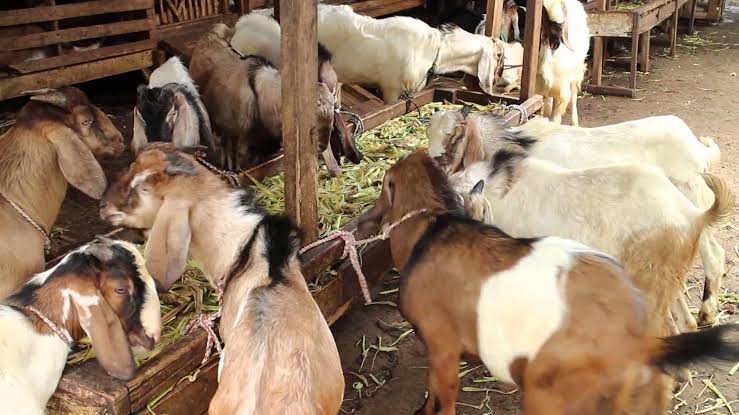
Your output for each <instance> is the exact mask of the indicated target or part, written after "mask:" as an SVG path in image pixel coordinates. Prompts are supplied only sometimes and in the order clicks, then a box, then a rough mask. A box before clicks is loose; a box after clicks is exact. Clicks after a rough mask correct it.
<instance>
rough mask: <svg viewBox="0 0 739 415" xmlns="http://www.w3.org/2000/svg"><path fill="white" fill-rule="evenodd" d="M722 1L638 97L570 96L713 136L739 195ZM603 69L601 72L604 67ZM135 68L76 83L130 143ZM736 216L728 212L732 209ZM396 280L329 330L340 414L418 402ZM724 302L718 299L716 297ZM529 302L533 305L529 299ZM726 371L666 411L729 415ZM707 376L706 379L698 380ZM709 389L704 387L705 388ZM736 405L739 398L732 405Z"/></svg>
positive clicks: (82, 221)
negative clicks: (665, 118) (671, 118)
mask: <svg viewBox="0 0 739 415" xmlns="http://www.w3.org/2000/svg"><path fill="white" fill-rule="evenodd" d="M734 1H735V3H733V4H729V5H728V6H727V12H726V13H725V17H724V20H725V22H724V23H722V24H721V25H719V26H716V27H713V26H698V27H697V30H698V34H697V35H696V36H693V37H690V38H685V37H681V38H680V47H679V48H678V54H677V56H676V57H675V58H671V57H669V56H667V55H668V50H667V48H666V45H665V44H664V42H662V43H660V42H659V39H655V40H653V42H652V50H651V56H652V67H651V71H650V72H649V73H643V74H642V73H640V74H639V77H638V87H639V88H641V90H640V91H639V93H638V96H637V98H634V99H630V98H620V97H611V96H608V97H603V96H589V95H587V94H585V95H586V96H585V97H583V98H581V99H580V101H579V110H580V120H581V123H582V124H583V125H584V126H599V125H604V124H612V123H617V122H621V121H625V120H630V119H636V118H642V117H646V116H650V115H660V114H675V115H678V116H680V117H681V118H683V119H684V120H685V121H686V122H687V123H688V124H689V125H690V126H691V128H693V130H694V132H695V133H696V134H698V135H708V136H713V137H716V138H717V141H718V143H719V145H720V147H721V150H722V163H721V168H720V169H719V170H718V174H719V175H721V176H722V177H723V178H724V179H726V180H728V181H729V182H730V183H731V186H732V188H733V189H734V190H735V192H739V186H737V181H738V180H739V176H738V175H737V170H739V162H737V161H736V160H737V159H738V158H739V120H738V119H737V113H738V112H739V78H738V77H737V74H736V73H737V72H739V23H737V22H739V3H736V0H734ZM609 70H610V71H611V72H608V71H609ZM612 71H613V69H612V67H607V72H606V78H605V79H606V81H607V82H614V81H615V82H617V83H623V82H624V80H625V79H626V78H625V76H626V75H625V74H624V73H623V72H620V69H619V70H618V71H617V72H612ZM142 81H143V80H142V78H141V77H140V75H139V74H128V75H125V76H122V77H118V78H116V82H110V81H96V82H93V83H88V84H86V85H85V86H84V89H85V90H86V91H87V92H88V93H92V95H91V98H92V100H93V102H96V103H97V104H99V105H101V106H102V107H103V109H104V110H105V111H106V112H107V113H108V114H109V115H110V116H111V117H112V119H113V121H114V122H115V123H116V125H117V126H118V127H119V128H120V129H121V130H122V132H123V134H124V136H125V137H126V138H127V139H129V140H130V137H131V130H130V127H131V126H130V117H131V112H130V108H132V106H133V104H134V102H133V100H134V99H135V97H134V96H133V94H132V93H131V91H133V90H135V85H136V83H138V82H142ZM20 102H21V101H19V100H16V101H10V102H6V103H3V104H2V105H0V112H3V111H14V110H17V106H18V104H19V103H20ZM130 161H131V154H130V153H129V152H127V153H126V154H125V155H124V157H122V158H120V159H117V160H115V161H111V162H106V163H104V168H105V170H106V172H107V173H108V176H109V178H112V177H113V176H115V175H116V174H117V172H119V171H121V170H122V169H123V168H124V167H125V166H127V165H128V163H129V162H130ZM735 213H736V208H735ZM738 229H739V218H737V217H736V215H735V217H733V218H732V219H731V223H730V224H728V225H726V226H725V227H723V228H722V229H721V230H720V237H721V241H722V243H723V246H724V248H725V250H726V258H727V269H728V270H729V271H728V273H727V276H726V278H725V280H724V286H725V287H726V290H727V294H728V293H739V281H737V275H738V274H739V267H734V265H735V264H736V263H737V262H738V261H739V251H738V249H739V246H738V245H739V232H738V231H737V230H738ZM110 230H111V228H110V227H109V226H108V225H106V224H104V223H102V222H101V221H100V219H99V218H98V216H97V209H96V203H95V202H94V201H92V200H90V199H89V198H87V197H86V196H84V195H83V194H82V193H80V192H78V191H76V190H75V189H72V188H70V190H69V192H68V197H67V199H66V200H65V202H64V205H63V207H62V212H61V214H60V218H59V220H58V221H57V224H56V225H55V227H54V230H53V249H52V253H51V255H50V256H49V259H51V258H54V257H55V256H56V255H59V254H61V253H63V252H65V251H67V250H68V249H69V248H71V247H73V246H74V245H77V244H79V243H81V242H84V241H87V240H89V239H90V238H91V237H92V236H93V235H95V234H101V233H105V232H108V231H110ZM397 287H398V277H397V275H395V274H393V273H388V275H387V277H386V278H385V282H384V285H383V286H382V287H381V288H380V289H379V290H378V291H377V292H375V293H374V298H375V299H376V301H378V302H379V304H376V305H371V306H365V307H355V308H354V309H353V310H351V311H350V312H349V313H348V314H347V315H346V316H344V317H343V318H342V319H341V320H339V321H338V322H337V323H336V324H335V325H334V327H333V331H334V334H335V338H336V342H337V344H338V347H339V350H340V352H341V357H342V364H343V367H344V370H345V376H346V383H347V388H346V393H345V402H344V405H343V408H342V411H343V412H344V413H351V414H362V415H394V414H410V413H413V412H414V411H415V410H416V409H417V408H418V407H419V406H420V405H421V403H422V402H423V398H424V391H425V374H426V364H427V363H426V360H425V351H424V347H423V345H422V344H421V343H420V341H419V340H418V339H417V337H416V336H415V335H414V334H413V333H412V330H410V327H408V326H407V323H404V322H403V319H402V317H401V316H400V314H399V313H398V312H397V308H396V307H395V306H394V302H396V301H397ZM688 287H689V289H688V294H689V296H690V298H691V304H692V305H693V306H697V305H698V300H699V299H700V298H701V293H702V270H701V267H700V263H699V261H698V263H697V264H696V268H695V270H694V272H693V274H692V276H691V280H690V282H689V284H688ZM723 298H726V296H724V297H723ZM532 307H533V305H532ZM735 309H736V304H732V303H730V302H728V303H726V304H725V305H724V306H723V307H722V310H723V313H722V321H723V322H734V321H736V320H737V318H735V316H734V312H735ZM729 369H730V368H718V369H715V368H696V370H695V371H694V379H693V382H692V384H689V385H687V386H686V388H685V389H684V390H683V391H682V392H681V393H680V394H679V396H677V397H676V398H675V399H674V401H673V403H674V405H675V406H674V410H673V411H672V413H674V414H698V413H708V414H729V413H733V412H730V409H727V408H726V407H725V405H723V404H722V401H721V398H719V396H718V394H717V392H718V393H720V394H721V395H722V396H723V398H725V399H726V401H727V402H730V403H733V402H734V401H739V375H736V376H734V377H732V376H730V375H728V370H729ZM460 377H461V379H462V384H463V385H462V388H463V389H462V392H461V393H460V396H459V400H458V401H459V402H458V406H457V412H458V413H459V414H469V415H472V414H496V415H513V414H518V413H520V411H519V409H518V408H519V406H520V405H519V404H520V395H519V393H517V391H516V390H515V388H514V387H512V386H510V385H505V384H501V383H498V382H496V381H495V380H494V379H492V378H490V377H489V376H488V374H487V373H486V372H485V370H483V368H482V367H481V366H480V364H479V363H475V362H469V363H465V364H463V365H462V366H461V367H460ZM706 382H708V383H706ZM714 385H715V390H714V389H712V388H714ZM736 406H737V410H738V411H739V404H737V405H736Z"/></svg>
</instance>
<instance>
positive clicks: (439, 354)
mask: <svg viewBox="0 0 739 415" xmlns="http://www.w3.org/2000/svg"><path fill="white" fill-rule="evenodd" d="M436 334H438V336H437V335H436ZM436 334H435V335H434V340H430V341H427V344H426V347H427V349H428V356H429V363H430V365H429V379H428V388H429V391H428V397H427V398H426V403H425V404H424V406H423V408H421V409H419V410H418V411H416V415H454V414H455V405H456V402H457V393H458V388H459V357H460V355H461V353H462V345H461V344H460V343H459V342H457V341H455V340H452V339H455V338H457V336H454V335H453V334H452V335H448V334H443V333H436Z"/></svg>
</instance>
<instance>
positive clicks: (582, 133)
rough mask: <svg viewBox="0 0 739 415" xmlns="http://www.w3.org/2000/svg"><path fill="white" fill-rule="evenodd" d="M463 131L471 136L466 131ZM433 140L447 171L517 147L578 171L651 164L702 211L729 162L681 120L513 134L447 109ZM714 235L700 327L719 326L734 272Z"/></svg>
mask: <svg viewBox="0 0 739 415" xmlns="http://www.w3.org/2000/svg"><path fill="white" fill-rule="evenodd" d="M459 127H461V129H462V130H464V131H458V130H457V129H458V128H459ZM455 132H458V134H456V135H455ZM454 137H459V138H458V139H455V138H454ZM428 138H429V153H430V155H431V156H432V157H439V156H443V157H444V158H446V159H447V160H448V164H447V169H448V170H450V171H452V172H453V171H457V170H458V169H459V168H466V167H468V166H469V165H471V164H472V163H474V162H476V161H480V160H482V159H490V158H492V156H493V154H494V153H495V152H496V151H497V150H499V149H501V148H503V147H505V146H506V145H510V144H514V145H518V146H520V147H522V148H524V149H526V151H527V153H528V154H529V155H531V156H533V157H536V158H540V159H542V160H548V161H551V162H553V163H556V164H558V165H560V166H563V167H567V168H573V169H574V168H589V167H598V166H607V165H612V164H624V163H646V164H650V165H652V166H655V167H657V168H659V169H660V170H661V171H662V173H664V174H665V175H666V176H667V177H668V178H669V179H670V180H671V181H672V183H673V184H674V185H675V186H676V187H677V188H678V189H679V190H680V191H681V192H682V193H683V194H684V195H685V196H686V197H687V198H688V199H689V200H690V201H691V202H693V204H695V205H696V206H698V207H700V208H702V209H707V208H708V207H709V206H710V205H711V203H713V192H711V191H710V189H709V188H708V187H707V186H706V184H705V181H704V180H703V177H702V176H701V173H707V172H708V171H709V170H710V169H711V168H712V167H715V166H717V165H718V163H719V159H720V157H721V152H720V150H719V148H718V146H717V145H716V143H715V142H714V141H713V140H711V139H710V138H701V139H700V140H699V139H697V138H696V136H695V135H694V134H693V132H692V131H691V130H690V127H688V125H687V124H685V122H684V121H683V120H681V119H680V118H678V117H676V116H673V115H667V116H657V117H648V118H643V119H640V120H634V121H627V122H623V123H619V124H613V125H605V126H602V127H596V128H581V127H572V126H563V125H557V124H555V123H553V122H550V121H548V120H547V119H546V118H535V119H532V120H531V121H529V122H527V123H526V124H524V125H522V126H520V127H514V128H509V129H506V128H504V127H503V126H502V125H501V124H500V121H499V119H498V118H496V117H494V116H491V115H486V114H472V115H470V116H469V117H467V119H466V120H462V115H461V113H460V112H459V111H443V112H442V111H439V112H436V113H434V114H433V115H432V116H431V122H430V124H429V128H428ZM713 233H714V231H713V229H712V228H707V229H705V230H704V231H703V233H702V234H701V238H700V241H699V245H698V250H699V252H700V255H701V260H702V262H703V268H704V271H705V275H706V281H705V288H704V291H705V293H706V294H705V295H704V300H703V304H702V306H701V311H700V314H699V318H698V324H700V325H712V324H714V323H715V320H716V311H717V309H718V293H719V291H720V287H721V279H722V276H723V275H724V274H725V273H726V270H725V266H724V263H725V253H724V249H723V248H722V247H721V244H719V243H718V241H717V240H716V238H715V236H714V234H713ZM682 314H683V315H684V316H685V317H686V319H687V320H688V322H689V323H688V326H689V327H693V326H695V325H696V323H695V322H694V320H693V319H692V315H691V314H690V312H689V311H688V310H682Z"/></svg>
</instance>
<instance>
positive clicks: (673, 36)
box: [670, 0, 680, 57]
mask: <svg viewBox="0 0 739 415" xmlns="http://www.w3.org/2000/svg"><path fill="white" fill-rule="evenodd" d="M673 1H674V2H675V14H673V15H672V28H671V30H670V56H672V57H674V56H675V52H677V24H678V20H679V19H680V2H678V1H677V0H673Z"/></svg>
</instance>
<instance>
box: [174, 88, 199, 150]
mask: <svg viewBox="0 0 739 415" xmlns="http://www.w3.org/2000/svg"><path fill="white" fill-rule="evenodd" d="M174 107H175V108H176V110H177V118H176V119H175V122H174V128H173V129H172V142H173V143H174V144H175V146H177V147H189V146H193V145H196V144H200V143H199V142H194V141H192V140H190V138H194V137H196V136H197V134H196V133H197V132H198V118H197V116H195V114H194V112H195V111H193V110H192V109H191V108H190V105H189V103H188V102H187V98H186V97H185V94H183V93H182V92H179V91H178V92H175V93H174Z"/></svg>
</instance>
